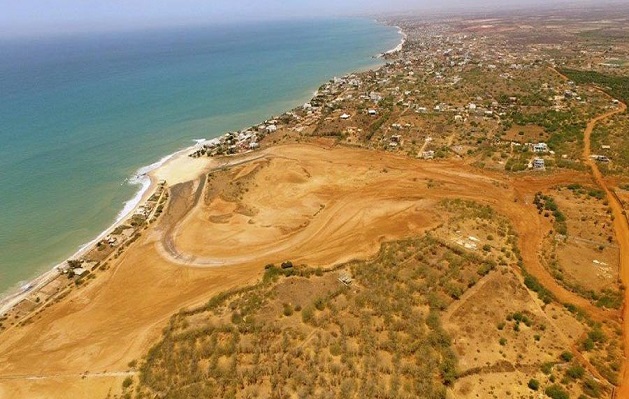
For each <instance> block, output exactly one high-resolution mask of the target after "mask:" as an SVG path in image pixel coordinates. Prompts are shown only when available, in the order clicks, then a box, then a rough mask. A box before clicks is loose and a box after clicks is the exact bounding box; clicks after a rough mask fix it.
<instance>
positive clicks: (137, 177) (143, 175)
mask: <svg viewBox="0 0 629 399" xmlns="http://www.w3.org/2000/svg"><path fill="white" fill-rule="evenodd" d="M375 22H376V23H377V24H380V25H386V23H384V22H381V21H375ZM392 27H393V28H397V29H398V30H397V33H398V34H399V35H400V36H401V41H400V43H399V44H398V45H397V46H395V47H394V48H392V49H390V50H388V51H385V52H383V53H380V54H378V55H377V56H375V55H374V56H373V58H375V59H378V60H382V59H383V58H384V57H385V56H386V55H393V54H395V53H398V52H400V51H401V50H402V48H403V46H404V44H405V43H406V40H407V38H408V35H407V34H406V33H404V31H403V30H402V29H401V28H400V27H399V26H392ZM384 65H385V63H382V61H380V62H379V65H371V66H366V67H364V68H359V69H358V70H354V71H351V72H348V73H346V75H347V74H353V73H364V72H368V71H377V70H378V69H380V68H382V67H383V66H384ZM316 94H317V90H315V92H314V93H313V95H312V96H311V97H310V99H313V98H314V96H315V95H316ZM297 106H298V105H297ZM291 109H294V108H291ZM289 111H290V110H289ZM285 112H288V111H285ZM227 134H229V133H223V134H221V135H219V136H217V137H216V138H213V139H197V140H194V141H195V142H196V143H195V144H193V145H190V146H188V147H185V148H183V149H180V150H177V151H175V152H174V153H172V154H169V155H166V156H164V157H162V158H161V159H160V160H159V161H156V162H154V163H152V164H149V165H145V166H142V167H140V168H138V169H137V171H136V172H135V173H134V174H133V175H132V176H131V177H129V178H128V179H127V180H126V183H127V184H131V185H140V186H141V187H140V188H139V189H138V191H137V192H136V193H135V194H134V196H133V197H132V198H131V199H129V200H128V201H125V202H124V204H123V207H122V209H121V210H120V212H118V214H117V215H116V218H115V220H114V222H113V223H112V224H111V225H110V226H109V227H107V228H106V229H105V230H103V231H102V232H101V233H100V234H98V235H97V236H96V237H95V238H93V239H92V240H90V241H88V242H87V243H85V244H83V245H81V246H80V247H79V249H78V250H77V251H76V252H74V253H73V254H72V255H70V256H68V257H66V258H65V259H64V260H63V261H61V262H59V263H57V264H55V265H54V266H53V267H51V268H50V269H49V270H47V271H44V272H41V273H40V274H38V275H36V276H35V277H33V278H32V279H30V280H28V281H27V282H26V283H23V282H18V283H17V284H16V286H14V287H13V288H9V289H8V290H7V291H5V292H2V293H0V316H3V315H4V314H6V313H7V312H9V311H11V310H12V309H13V308H14V307H15V306H17V305H18V304H19V303H20V302H22V301H23V300H25V299H26V297H27V296H28V295H30V294H31V293H33V292H37V291H39V290H41V289H42V288H44V287H46V285H48V284H49V283H50V282H52V281H53V280H55V279H56V278H57V277H59V276H60V275H61V272H60V267H61V266H63V265H65V264H66V263H67V262H68V261H69V260H72V259H77V258H80V257H82V256H84V255H86V254H87V253H88V252H89V251H90V250H92V249H93V247H94V245H96V244H97V243H98V242H99V241H101V240H102V239H103V238H105V237H107V235H109V234H111V232H112V231H114V230H115V229H116V228H117V227H119V226H121V225H123V224H124V222H126V221H127V220H128V219H129V217H130V216H132V215H133V214H134V212H135V211H136V210H137V209H138V208H139V207H141V206H142V205H143V204H144V203H146V202H147V200H148V199H149V198H150V197H151V195H152V193H153V192H154V191H155V190H156V188H157V186H158V182H159V181H160V180H166V181H167V182H168V184H170V183H171V182H170V181H168V179H164V178H163V177H166V176H164V173H165V171H166V170H168V167H169V166H172V165H173V164H175V163H176V162H178V161H179V162H181V159H182V158H185V159H191V160H196V161H199V159H198V158H197V159H194V158H190V157H189V155H190V154H191V153H192V152H194V151H195V149H198V148H199V146H200V145H201V144H202V143H204V142H208V141H210V140H217V139H220V138H222V137H224V136H226V135H227ZM236 155H244V154H236ZM205 159H207V162H206V163H207V164H208V165H206V166H202V169H206V168H207V166H209V164H210V163H211V161H212V159H213V158H209V157H208V158H205ZM165 174H166V175H168V173H167V172H166V173H165ZM192 178H194V177H192Z"/></svg>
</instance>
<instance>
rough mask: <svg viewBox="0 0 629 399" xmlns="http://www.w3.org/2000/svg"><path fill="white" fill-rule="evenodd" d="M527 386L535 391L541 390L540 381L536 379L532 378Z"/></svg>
mask: <svg viewBox="0 0 629 399" xmlns="http://www.w3.org/2000/svg"><path fill="white" fill-rule="evenodd" d="M527 385H528V387H529V388H531V389H532V390H534V391H537V390H538V389H539V381H537V380H536V379H534V378H531V379H530V380H529V383H528V384H527Z"/></svg>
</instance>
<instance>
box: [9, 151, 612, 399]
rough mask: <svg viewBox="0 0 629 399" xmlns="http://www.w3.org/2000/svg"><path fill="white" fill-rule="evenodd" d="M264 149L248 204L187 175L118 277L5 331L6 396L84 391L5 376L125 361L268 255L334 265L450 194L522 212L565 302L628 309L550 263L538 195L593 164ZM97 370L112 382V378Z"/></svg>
mask: <svg viewBox="0 0 629 399" xmlns="http://www.w3.org/2000/svg"><path fill="white" fill-rule="evenodd" d="M262 155H263V156H264V157H265V161H264V162H265V163H266V164H267V165H268V166H266V167H264V168H262V169H260V170H258V171H257V172H255V175H254V176H252V180H251V182H250V183H249V185H248V187H247V189H248V191H246V192H245V193H244V194H243V195H242V199H240V200H239V201H238V202H239V203H235V202H229V201H225V200H222V199H218V200H216V201H214V202H212V203H211V204H209V205H207V204H205V203H204V201H195V200H194V194H193V193H194V192H195V191H196V190H194V187H193V185H192V184H189V185H184V186H181V187H182V189H181V190H179V192H177V191H176V190H175V191H174V192H173V193H171V205H169V207H168V208H167V210H166V212H165V214H164V215H163V216H162V218H161V219H160V222H159V223H158V224H157V225H156V226H155V227H152V228H151V229H149V230H148V231H146V232H145V233H144V234H143V235H142V237H141V238H140V239H139V240H138V241H137V242H136V243H135V244H134V245H132V246H131V247H130V248H129V249H128V250H127V251H126V252H125V254H124V255H123V256H121V257H120V258H119V259H118V260H117V262H115V264H113V266H112V268H111V269H110V270H109V271H107V272H106V274H104V275H102V276H101V277H99V278H98V279H96V280H95V281H93V282H92V283H91V284H90V285H88V286H87V287H85V288H83V289H81V290H77V291H75V292H73V293H72V294H71V295H69V296H68V297H67V298H65V299H64V300H63V301H62V302H60V303H58V304H55V305H54V306H52V307H51V308H50V309H48V310H47V311H46V312H44V313H43V314H42V315H41V318H38V319H36V320H34V321H33V323H32V324H30V325H27V326H25V327H23V328H19V329H14V330H12V331H11V332H10V333H8V334H5V335H3V340H2V342H0V397H11V398H19V397H29V398H33V397H34V398H37V397H42V398H43V397H81V392H84V391H82V390H81V389H84V388H85V384H86V383H85V382H82V383H81V384H83V385H81V384H78V385H77V384H73V383H69V382H68V378H64V379H61V380H55V379H51V380H47V383H46V384H42V383H41V382H36V381H31V380H20V379H6V378H8V377H12V376H20V375H38V376H47V375H48V376H52V375H78V374H81V373H84V372H85V371H89V372H90V373H105V372H124V371H126V370H127V366H126V365H127V363H128V362H129V361H131V360H134V359H137V358H139V357H141V356H142V355H143V354H144V353H145V352H146V351H147V350H148V348H149V347H150V346H151V344H152V343H153V342H155V340H156V339H157V338H158V337H159V335H160V330H161V328H162V326H163V325H164V324H165V322H166V320H167V319H168V318H169V317H170V316H171V315H172V314H173V313H174V312H177V311H178V310H179V309H181V308H182V307H186V306H191V305H193V304H198V303H202V302H204V301H206V300H207V299H209V298H210V297H211V296H213V295H214V294H215V293H217V292H220V291H224V290H226V289H229V288H232V287H235V286H239V285H242V284H248V283H252V282H254V281H256V280H257V279H258V278H259V276H260V275H261V271H262V269H263V267H262V266H263V265H264V264H266V263H268V262H279V261H282V260H285V259H291V260H293V261H295V262H298V263H307V264H310V265H313V266H316V265H322V266H325V265H330V264H334V263H338V262H343V261H347V260H350V259H353V258H366V257H370V256H372V255H374V254H375V253H376V252H377V250H378V248H379V245H380V243H381V242H383V241H385V240H392V239H396V238H402V237H407V236H416V235H419V234H421V233H422V232H423V231H425V230H426V229H429V228H431V227H434V226H436V225H438V224H440V223H443V220H441V215H440V214H439V213H438V212H437V211H436V209H435V204H436V203H437V202H438V201H439V200H441V199H443V198H466V199H470V200H475V201H479V202H482V203H485V204H488V205H491V206H492V207H494V208H495V209H496V210H497V211H498V212H500V213H501V214H503V215H505V216H506V217H508V218H509V219H510V220H511V222H512V223H513V225H514V228H515V230H516V231H517V233H518V235H519V245H520V247H521V253H522V257H523V259H524V263H525V266H526V268H527V270H528V271H529V272H530V273H532V274H533V275H535V276H536V277H537V278H538V279H539V280H540V281H541V282H542V283H543V284H544V285H545V286H546V287H548V288H549V289H550V290H551V291H553V293H554V294H555V295H556V296H557V298H558V299H559V300H560V301H562V302H569V303H574V304H576V305H578V306H580V307H582V308H584V309H586V310H587V311H588V313H590V315H591V316H592V317H593V318H594V319H597V320H601V319H604V318H613V317H615V316H616V314H615V312H610V311H603V310H601V309H599V308H596V307H595V306H592V305H591V304H590V303H589V302H588V301H586V300H585V299H583V298H581V297H579V296H577V295H575V294H573V293H571V292H569V291H567V290H565V289H564V288H563V287H561V286H560V285H559V284H557V283H556V282H555V280H554V279H553V278H552V277H551V276H550V274H549V273H548V272H547V271H546V269H545V268H544V267H543V266H542V264H541V263H540V260H539V249H540V246H541V243H542V240H543V239H544V235H545V232H547V231H549V230H550V229H551V226H550V223H549V221H548V220H547V219H546V218H544V217H542V216H540V215H538V213H537V209H536V208H535V206H533V205H532V203H531V201H532V199H533V196H534V193H535V192H537V191H540V190H544V189H546V188H549V187H553V186H555V185H558V184H566V183H572V182H583V183H585V182H587V181H588V180H589V176H587V175H585V174H583V173H581V174H579V173H577V172H571V171H562V172H557V173H554V174H550V175H525V176H523V177H521V178H518V179H517V180H516V179H512V178H510V177H508V176H506V175H505V174H502V173H490V172H484V171H479V170H477V169H473V168H471V167H468V166H466V165H464V164H462V163H459V162H425V161H420V160H414V159H409V158H406V157H402V156H396V155H393V154H388V153H381V152H372V151H366V150H360V149H349V148H341V147H337V148H334V149H323V148H320V147H316V146H309V145H290V146H281V147H273V148H271V149H269V150H267V151H265V152H264V153H263V154H262ZM254 161H255V160H250V161H249V162H254ZM245 168H247V164H246V163H243V164H242V166H240V167H236V168H234V173H235V174H238V173H241V172H242V173H246V170H245ZM252 170H253V169H252ZM428 181H431V182H432V184H431V185H428V184H427V183H428ZM197 187H198V186H197ZM202 189H203V188H202V187H201V190H202ZM196 193H197V194H198V193H199V191H196ZM172 204H181V205H172ZM242 206H251V207H255V208H256V212H255V213H252V214H244V213H243V212H241V211H239V208H241V207H242ZM184 215H186V216H185V217H184ZM211 216H215V217H219V218H218V219H210V217H211ZM181 217H183V219H180V218H181ZM211 220H220V221H215V222H211ZM169 231H170V232H174V233H172V234H171V236H172V245H173V248H171V249H173V250H174V251H175V253H176V254H178V255H184V261H183V262H182V261H181V258H180V259H179V260H178V261H177V260H174V259H173V258H172V257H171V256H165V251H164V249H163V247H162V245H163V240H162V238H163V237H164V232H169ZM167 252H168V251H166V253H167ZM198 259H201V260H207V259H214V260H220V262H221V263H224V264H225V266H216V265H215V266H214V267H198V266H207V265H203V264H200V265H199V264H195V260H198ZM182 263H187V264H190V265H191V266H197V267H181V264H182ZM514 267H517V266H516V265H514ZM3 377H4V378H5V380H2V378H3ZM119 378H120V377H111V381H109V383H110V386H117V387H119V386H120V381H118V379H119ZM98 381H100V382H99V384H102V385H103V386H106V385H107V382H106V381H107V377H102V378H99V379H98ZM103 381H105V382H103ZM73 387H74V388H73ZM75 388H76V389H75ZM73 389H75V390H73Z"/></svg>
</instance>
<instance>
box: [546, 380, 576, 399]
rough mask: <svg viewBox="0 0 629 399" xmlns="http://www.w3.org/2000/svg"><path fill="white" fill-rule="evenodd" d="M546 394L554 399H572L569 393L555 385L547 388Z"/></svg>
mask: <svg viewBox="0 0 629 399" xmlns="http://www.w3.org/2000/svg"><path fill="white" fill-rule="evenodd" d="M544 393H545V394H546V395H547V396H548V397H550V398H552V399H570V395H568V392H566V391H564V390H563V388H561V386H559V385H557V384H553V385H551V386H549V387H548V388H546V390H545V391H544Z"/></svg>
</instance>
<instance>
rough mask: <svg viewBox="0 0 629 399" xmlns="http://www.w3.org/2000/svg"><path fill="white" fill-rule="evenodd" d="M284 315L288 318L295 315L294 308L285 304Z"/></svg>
mask: <svg viewBox="0 0 629 399" xmlns="http://www.w3.org/2000/svg"><path fill="white" fill-rule="evenodd" d="M283 313H284V316H286V317H289V316H292V315H293V307H292V306H291V305H290V304H288V303H285V304H284V311H283Z"/></svg>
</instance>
